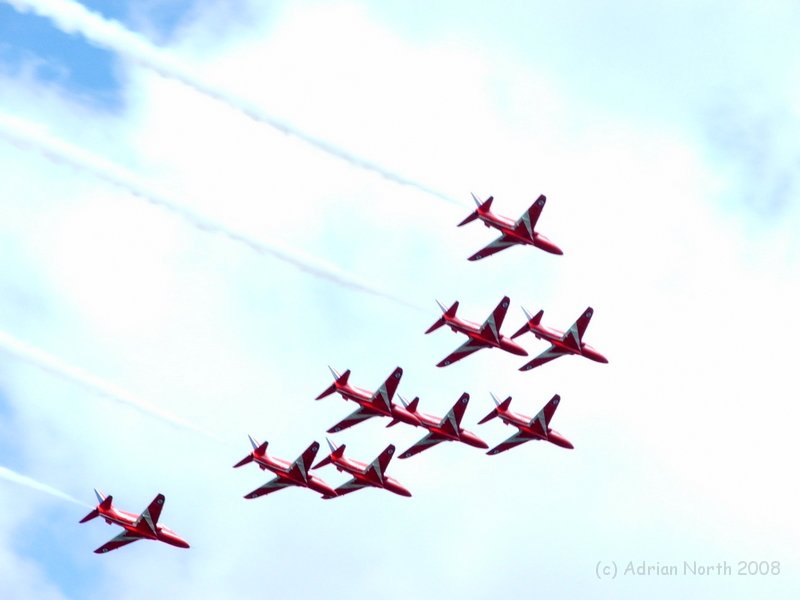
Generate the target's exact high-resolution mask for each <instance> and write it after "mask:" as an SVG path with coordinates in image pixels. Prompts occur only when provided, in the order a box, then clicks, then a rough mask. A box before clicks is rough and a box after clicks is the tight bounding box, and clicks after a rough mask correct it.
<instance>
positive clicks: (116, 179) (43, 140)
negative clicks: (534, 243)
mask: <svg viewBox="0 0 800 600" xmlns="http://www.w3.org/2000/svg"><path fill="white" fill-rule="evenodd" d="M0 136H2V137H4V138H6V139H7V140H8V141H9V142H11V143H12V144H14V145H15V146H18V147H22V148H30V149H34V150H36V151H38V152H40V153H41V154H42V155H44V156H45V157H46V158H48V159H50V160H51V161H53V162H56V163H59V164H62V165H67V166H70V167H73V168H76V169H79V170H81V171H84V172H86V173H89V174H91V175H93V176H95V177H97V178H99V179H102V180H103V181H105V182H107V183H111V184H112V185H115V186H118V187H121V188H123V189H125V190H126V191H128V192H130V193H131V194H133V195H135V196H137V197H139V198H141V199H143V200H146V201H147V202H149V203H151V204H154V205H156V206H160V207H162V208H164V209H166V210H168V211H170V212H172V213H173V214H176V215H178V216H179V217H181V218H182V219H183V220H185V221H187V222H188V223H189V224H191V225H192V226H193V227H195V228H197V229H199V230H201V231H206V232H212V233H217V234H220V235H223V236H225V237H227V238H228V239H230V240H232V241H234V242H238V243H240V244H243V245H245V246H247V247H248V248H250V249H251V250H254V251H255V252H258V253H259V254H262V255H267V256H272V257H274V258H277V259H279V260H282V261H284V262H286V263H289V264H290V265H292V266H294V267H296V268H298V269H300V270H301V271H304V272H306V273H309V274H310V275H314V276H315V277H320V278H322V279H326V280H328V281H332V282H333V283H336V284H337V285H340V286H343V287H345V288H349V289H352V290H355V291H358V292H362V293H366V294H371V295H373V296H378V297H381V298H386V299H388V300H392V301H393V302H396V303H398V304H402V305H403V306H406V307H409V308H413V309H416V310H422V309H421V308H420V307H419V306H418V305H416V304H414V303H412V302H409V301H407V300H404V299H402V298H399V297H397V296H394V295H393V294H390V293H388V292H385V291H383V290H381V289H379V288H376V287H373V286H371V285H368V284H366V283H364V282H362V281H360V280H359V279H358V278H357V277H355V276H354V275H351V274H349V273H346V272H345V271H343V270H342V269H340V268H339V267H337V266H335V265H333V264H331V263H329V262H326V261H323V260H321V259H319V258H316V257H314V256H310V255H308V254H306V253H305V252H302V251H300V250H298V249H296V248H290V247H289V246H287V245H286V244H283V243H281V242H278V241H276V240H270V242H269V243H266V242H264V241H261V240H256V239H254V238H252V237H250V236H248V235H246V234H243V233H240V232H238V231H235V230H234V229H231V228H230V227H228V226H226V225H222V224H220V223H218V222H216V221H213V220H211V219H209V218H207V217H204V216H201V215H199V214H197V213H194V212H192V211H190V210H189V209H187V208H185V207H183V206H180V205H179V204H177V203H176V202H174V201H173V200H172V199H170V197H169V196H168V195H167V194H165V193H163V192H161V191H159V190H157V189H155V188H153V187H152V186H150V185H149V184H148V183H147V182H145V181H143V180H141V179H140V178H138V177H136V176H135V175H134V174H133V173H131V172H130V171H127V170H125V169H123V168H121V167H118V166H117V165H115V164H113V163H111V162H109V161H107V160H105V159H104V158H102V157H99V156H96V155H94V154H91V153H89V152H86V151H85V150H82V149H81V148H78V147H76V146H73V145H71V144H68V143H67V142H64V141H63V140H60V139H58V138H55V137H53V136H52V135H50V134H49V133H48V132H47V131H46V130H45V129H44V128H42V127H41V126H39V125H38V124H35V123H30V122H27V121H23V120H21V119H17V118H15V117H11V116H8V115H3V114H0Z"/></svg>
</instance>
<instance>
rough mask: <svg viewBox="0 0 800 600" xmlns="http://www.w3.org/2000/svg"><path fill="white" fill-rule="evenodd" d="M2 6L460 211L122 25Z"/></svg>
mask: <svg viewBox="0 0 800 600" xmlns="http://www.w3.org/2000/svg"><path fill="white" fill-rule="evenodd" d="M5 2H7V3H9V4H11V5H12V6H13V7H14V8H15V9H16V10H18V11H19V12H27V11H31V12H34V13H35V14H37V15H40V16H42V17H46V18H48V19H50V20H51V21H53V23H54V24H55V25H56V27H58V28H59V29H61V31H63V32H65V33H68V34H76V33H78V34H81V35H82V36H83V37H84V38H86V40H88V41H89V42H90V43H92V44H95V45H97V46H100V47H102V48H105V49H107V50H112V51H114V52H116V53H118V54H121V55H123V56H125V57H127V58H128V59H129V60H131V61H134V62H136V63H138V64H140V65H142V66H143V67H147V68H149V69H152V70H153V71H155V72H156V73H158V74H159V75H161V76H163V77H167V78H169V79H175V80H177V81H180V82H181V83H183V84H185V85H187V86H189V87H191V88H193V89H194V90H196V91H198V92H200V93H201V94H204V95H206V96H209V97H211V98H214V99H215V100H218V101H220V102H223V103H225V104H227V105H228V106H230V107H232V108H234V109H236V110H238V111H239V112H241V113H243V114H244V115H246V116H248V117H250V118H251V119H253V120H255V121H258V122H260V123H264V124H266V125H269V126H270V127H272V128H274V129H276V130H277V131H280V132H281V133H283V134H285V135H291V136H294V137H296V138H298V139H300V140H302V141H304V142H306V143H307V144H310V145H311V146H313V147H314V148H317V149H318V150H321V151H322V152H325V153H327V154H330V155H332V156H335V157H336V158H339V159H341V160H344V161H346V162H348V163H350V164H351V165H353V166H355V167H358V168H360V169H365V170H367V171H372V172H374V173H377V174H379V175H380V176H382V177H384V178H385V179H388V180H389V181H393V182H395V183H399V184H401V185H406V186H409V187H413V188H415V189H417V190H419V191H421V192H425V193H426V194H429V195H431V196H435V197H436V198H439V199H440V200H444V201H445V202H449V203H451V204H456V205H458V206H462V203H460V202H458V201H457V200H454V199H453V198H450V197H449V196H447V195H446V194H443V193H442V192H439V191H437V190H434V189H432V188H430V187H428V186H426V185H424V184H422V183H419V182H417V181H414V180H413V179H409V178H407V177H404V176H402V175H398V174H396V173H393V172H392V171H389V170H387V169H385V168H383V167H381V166H379V165H377V164H375V163H373V162H370V161H368V160H366V159H363V158H360V157H358V156H355V155H353V154H350V153H349V152H346V151H345V150H342V149H341V148H337V147H336V146H334V145H333V144H330V143H328V142H326V141H324V140H320V139H318V138H315V137H313V136H311V135H309V134H307V133H304V132H303V131H301V130H299V129H297V128H295V127H293V126H292V125H289V124H288V123H285V122H284V121H281V120H280V119H277V118H276V117H273V116H272V115H269V114H267V113H266V112H264V111H263V110H262V109H261V108H259V107H257V106H255V105H253V104H251V103H250V102H248V101H247V100H245V99H243V98H239V97H237V96H236V95H235V94H232V93H231V92H229V91H227V90H225V89H224V88H223V87H222V86H220V85H217V84H214V83H212V82H210V81H208V80H207V79H205V78H204V77H202V76H200V75H199V74H198V73H196V72H194V71H193V70H192V68H191V67H189V66H188V65H186V64H184V63H182V62H181V61H179V60H176V59H175V57H174V56H171V55H170V54H169V53H168V52H166V51H164V50H162V49H161V48H158V47H157V46H154V45H153V44H151V43H150V42H149V41H148V40H147V39H146V38H144V37H142V36H140V35H139V34H137V33H134V32H133V31H130V30H129V29H126V28H125V27H124V26H123V25H122V24H121V23H119V22H117V21H114V20H111V19H106V18H104V17H103V16H102V15H99V14H97V13H94V12H92V11H90V10H89V9H87V8H86V7H84V6H83V5H81V4H79V3H77V2H74V1H73V0H5Z"/></svg>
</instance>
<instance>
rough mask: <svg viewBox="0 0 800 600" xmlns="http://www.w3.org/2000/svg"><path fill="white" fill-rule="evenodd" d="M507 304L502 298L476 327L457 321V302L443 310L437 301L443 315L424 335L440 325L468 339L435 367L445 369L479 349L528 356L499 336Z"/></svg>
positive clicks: (474, 324) (467, 322) (470, 323)
mask: <svg viewBox="0 0 800 600" xmlns="http://www.w3.org/2000/svg"><path fill="white" fill-rule="evenodd" d="M509 302H510V301H509V299H508V296H505V297H503V299H502V300H500V304H498V305H497V307H496V308H495V309H494V311H492V314H490V315H489V318H487V319H486V321H484V323H483V325H478V324H477V323H473V322H472V321H467V320H463V319H459V318H458V317H457V316H456V311H457V310H458V302H455V303H454V304H453V306H451V307H450V308H448V309H445V307H444V306H442V305H441V304H440V303H439V301H438V300H437V301H436V303H437V304H439V308H441V309H442V313H443V314H442V316H441V317H440V318H439V320H438V321H436V322H435V323H434V324H433V325H431V326H430V327H429V328H428V330H427V331H426V332H425V333H430V332H431V331H435V330H436V329H439V327H441V326H442V325H447V326H448V327H450V329H452V330H453V331H455V332H459V333H463V334H465V335H466V336H467V338H468V339H467V341H466V342H464V343H463V344H461V346H459V347H458V348H456V350H455V351H454V352H452V353H451V354H450V355H449V356H447V357H445V358H444V359H443V360H441V361H440V362H439V363H438V364H437V365H436V366H437V367H446V366H447V365H451V364H453V363H454V362H456V361H458V360H461V359H462V358H464V357H465V356H469V355H470V354H472V353H473V352H476V351H478V350H480V349H481V348H500V349H501V350H505V351H506V352H510V353H511V354H516V355H517V356H528V353H527V352H526V351H525V349H524V348H523V347H522V346H520V345H519V344H517V343H516V342H512V341H511V340H510V339H509V338H507V337H506V336H504V335H501V334H500V327H502V325H503V319H505V317H506V312H507V311H508V304H509Z"/></svg>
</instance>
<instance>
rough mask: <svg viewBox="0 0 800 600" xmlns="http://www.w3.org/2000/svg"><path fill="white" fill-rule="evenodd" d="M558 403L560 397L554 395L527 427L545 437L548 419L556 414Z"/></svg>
mask: <svg viewBox="0 0 800 600" xmlns="http://www.w3.org/2000/svg"><path fill="white" fill-rule="evenodd" d="M559 402H561V396H559V395H558V394H556V395H554V396H553V397H552V398H550V401H549V402H548V403H547V404H545V405H544V407H543V408H542V410H540V411H539V412H538V413H536V415H534V416H533V418H531V420H530V422H529V423H528V425H529V426H530V427H531V428H532V429H534V430H535V431H536V432H537V433H540V434H541V435H543V436H544V437H547V430H548V427H549V425H550V419H552V418H553V415H554V414H555V413H556V409H557V408H558V403H559Z"/></svg>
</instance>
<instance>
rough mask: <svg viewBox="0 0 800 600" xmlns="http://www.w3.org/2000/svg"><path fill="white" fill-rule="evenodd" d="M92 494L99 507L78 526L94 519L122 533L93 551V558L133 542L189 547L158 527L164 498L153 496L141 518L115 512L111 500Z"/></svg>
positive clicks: (117, 510) (166, 529)
mask: <svg viewBox="0 0 800 600" xmlns="http://www.w3.org/2000/svg"><path fill="white" fill-rule="evenodd" d="M94 494H95V496H97V501H98V502H99V504H98V505H97V508H95V509H94V510H93V511H92V512H90V513H89V514H88V515H86V516H85V517H83V518H82V519H81V521H80V522H81V523H86V521H91V520H92V519H94V518H95V517H102V518H103V519H105V521H106V523H108V524H109V525H111V524H112V523H114V524H115V525H119V526H121V527H122V528H123V529H124V531H123V532H122V533H120V534H119V535H118V536H117V537H115V538H113V539H112V540H109V541H108V542H106V543H105V544H103V545H102V546H100V547H99V548H98V549H97V550H95V553H96V554H105V553H106V552H110V551H111V550H116V549H117V548H120V547H122V546H125V545H127V544H130V543H131V542H135V541H136V540H157V541H159V542H164V543H166V544H170V545H171V546H177V547H178V548H188V547H189V544H188V543H186V541H185V540H183V539H181V538H179V537H178V535H177V534H176V533H175V532H174V531H172V530H171V529H170V528H169V527H165V526H164V525H159V524H158V518H159V517H160V516H161V509H162V508H164V494H159V495H158V496H156V497H155V498H154V499H153V501H152V502H151V503H150V505H149V506H148V507H147V508H146V509H144V512H143V513H142V514H140V515H135V514H133V513H129V512H125V511H124V510H119V509H117V508H115V507H114V506H112V504H111V503H112V502H113V498H112V497H111V496H103V494H101V493H100V492H98V491H97V490H95V491H94Z"/></svg>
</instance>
